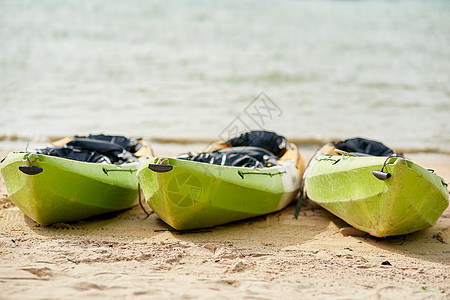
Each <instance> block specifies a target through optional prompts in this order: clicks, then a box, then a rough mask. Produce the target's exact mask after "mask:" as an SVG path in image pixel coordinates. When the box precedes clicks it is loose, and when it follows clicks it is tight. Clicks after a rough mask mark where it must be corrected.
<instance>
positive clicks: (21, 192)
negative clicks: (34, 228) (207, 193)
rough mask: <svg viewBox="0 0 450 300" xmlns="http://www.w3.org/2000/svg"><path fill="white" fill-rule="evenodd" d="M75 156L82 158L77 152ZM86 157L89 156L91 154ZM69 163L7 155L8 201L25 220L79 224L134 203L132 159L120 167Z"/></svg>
mask: <svg viewBox="0 0 450 300" xmlns="http://www.w3.org/2000/svg"><path fill="white" fill-rule="evenodd" d="M107 137H108V136H107ZM140 143H142V142H140ZM142 145H144V147H140V149H139V151H138V152H139V153H140V154H142V155H144V154H149V153H151V150H150V148H149V147H148V146H147V145H145V144H141V146H142ZM96 146H98V145H96ZM48 149H50V150H51V151H54V149H59V150H61V149H62V152H63V154H65V153H67V152H68V150H70V148H68V147H66V146H64V147H62V148H48ZM76 153H77V154H79V153H82V154H85V152H83V151H78V150H77V151H76ZM86 153H87V154H89V156H91V157H92V156H93V154H92V153H94V152H93V151H89V152H87V151H86ZM121 153H122V152H121ZM123 153H125V151H123ZM139 153H135V154H139ZM59 154H60V155H61V153H59ZM99 157H100V155H99ZM103 158H104V157H103ZM74 159H76V158H72V159H68V158H63V157H57V156H53V155H46V154H39V153H30V152H13V153H10V154H9V155H8V156H6V157H5V159H4V160H3V161H2V164H1V173H2V176H3V178H4V180H5V184H6V189H7V192H8V195H9V197H10V199H11V200H12V201H13V202H14V203H15V204H16V205H17V206H18V207H19V208H20V210H22V212H23V213H25V214H26V215H27V216H28V217H30V218H31V219H33V220H35V221H36V222H38V223H40V224H43V225H48V224H52V223H57V222H69V221H75V220H80V219H84V218H87V217H90V216H94V215H99V214H103V213H107V212H112V211H117V210H122V209H127V208H130V207H131V206H133V205H135V204H136V203H137V199H138V197H139V195H138V182H137V178H136V172H137V169H138V167H139V165H140V162H139V161H138V160H137V159H135V161H132V162H125V163H123V164H113V163H105V162H103V163H95V162H85V161H77V160H74Z"/></svg>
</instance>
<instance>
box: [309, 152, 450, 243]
mask: <svg viewBox="0 0 450 300" xmlns="http://www.w3.org/2000/svg"><path fill="white" fill-rule="evenodd" d="M386 161H387V164H386V165H385V167H384V168H383V165H384V163H385V162H386ZM382 168H383V172H384V173H389V174H390V178H388V179H386V180H380V179H378V178H377V177H375V176H374V174H373V171H381V169H382ZM305 190H306V194H307V196H308V198H310V199H311V200H313V201H314V202H316V203H318V204H319V205H320V206H322V207H323V208H325V209H327V210H328V211H330V212H331V213H333V214H335V215H336V216H338V217H340V218H341V219H343V220H344V221H346V222H347V223H349V224H350V225H352V226H354V227H355V228H357V229H359V230H362V231H365V232H368V233H369V234H371V235H373V236H377V237H385V236H392V235H401V234H407V233H411V232H414V231H418V230H421V229H424V228H426V227H429V226H432V225H433V224H435V222H436V221H437V219H438V218H439V216H440V215H441V214H442V212H443V211H444V210H445V209H446V208H447V207H448V203H449V200H448V199H449V194H448V190H447V187H446V184H445V183H444V181H443V179H442V178H441V177H439V176H437V175H436V174H434V173H432V172H430V171H428V170H426V169H424V168H422V167H421V166H419V165H417V164H415V163H413V162H411V161H409V160H407V159H404V158H398V157H392V158H387V157H354V156H329V155H324V154H319V155H317V156H316V157H314V158H313V160H312V161H311V163H310V165H309V167H308V169H307V170H306V173H305Z"/></svg>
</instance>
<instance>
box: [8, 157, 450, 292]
mask: <svg viewBox="0 0 450 300" xmlns="http://www.w3.org/2000/svg"><path fill="white" fill-rule="evenodd" d="M0 154H1V157H3V156H4V155H5V154H6V153H5V152H2V153H0ZM409 157H410V158H412V159H413V160H414V161H416V162H418V163H420V164H421V165H422V166H424V167H427V168H432V169H434V170H435V171H436V173H437V174H439V175H440V176H442V177H444V179H445V180H446V182H450V157H448V156H443V155H435V156H431V155H421V154H415V155H411V156H409ZM0 197H1V198H0V299H62V298H64V299H78V298H81V297H83V298H88V299H89V298H100V297H101V298H113V299H119V298H120V299H124V298H125V299H130V298H133V299H148V298H163V297H164V298H169V299H179V298H183V299H211V298H215V299H238V298H239V299H275V298H281V297H282V298H285V299H303V298H307V299H308V298H314V299H349V298H350V299H352V298H353V299H361V298H365V299H395V298H397V299H398V298H403V299H405V298H408V299H424V298H426V299H448V298H449V297H450V245H449V243H450V232H449V228H450V209H447V210H446V211H445V212H444V214H443V215H442V216H441V217H440V218H439V220H438V222H437V224H436V225H435V226H433V227H431V228H428V229H425V230H422V231H420V232H416V233H413V234H409V235H405V236H399V237H392V238H385V239H377V238H373V237H369V236H359V237H358V236H344V235H342V234H341V233H340V231H339V229H340V228H344V227H346V226H348V225H347V224H346V223H345V222H343V221H342V220H340V219H338V218H336V217H334V216H333V215H331V214H329V213H328V212H326V211H325V210H323V209H320V208H318V207H317V206H315V205H313V204H312V203H308V202H307V203H306V204H305V206H304V207H303V208H302V211H301V213H300V217H299V219H297V220H296V219H295V218H294V217H293V214H294V210H295V207H294V205H290V206H289V207H287V208H286V209H284V210H283V211H281V212H278V213H274V214H271V215H268V216H263V217H257V218H253V219H250V220H245V221H241V222H238V223H233V224H228V225H223V226H218V227H214V228H208V229H202V230H198V231H192V232H189V233H180V232H177V231H173V230H172V229H171V228H170V227H169V226H167V225H166V224H165V223H163V222H162V221H161V220H159V218H158V217H157V216H156V215H155V214H151V215H150V216H149V217H147V218H146V215H145V214H144V212H143V211H142V209H141V208H140V207H139V206H136V207H134V208H132V209H130V210H127V211H124V212H120V213H115V214H110V215H107V216H101V217H95V218H91V219H88V220H84V221H79V222H74V223H70V224H64V223H60V224H54V225H52V226H40V225H38V224H37V223H35V222H34V221H32V220H31V219H29V218H28V217H26V216H24V215H23V213H22V212H21V211H20V210H19V209H18V208H17V207H16V206H15V205H14V204H13V203H12V202H11V201H10V200H9V198H8V197H7V194H6V190H5V186H4V182H3V178H1V177H0Z"/></svg>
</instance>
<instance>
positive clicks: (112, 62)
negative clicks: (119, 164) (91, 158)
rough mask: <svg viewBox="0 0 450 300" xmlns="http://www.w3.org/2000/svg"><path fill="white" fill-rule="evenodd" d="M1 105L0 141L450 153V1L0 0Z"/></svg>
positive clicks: (0, 143)
mask: <svg viewBox="0 0 450 300" xmlns="http://www.w3.org/2000/svg"><path fill="white" fill-rule="evenodd" d="M0 106H1V107H0V139H1V140H2V142H0V148H1V147H2V146H1V145H2V143H3V145H4V144H5V143H7V142H8V141H9V140H12V139H13V140H14V139H18V141H19V142H20V143H23V144H25V143H26V141H31V142H33V141H34V142H35V143H38V142H42V141H45V140H46V139H48V138H50V137H54V136H65V135H74V134H79V133H110V134H123V135H126V136H135V137H144V138H146V139H153V138H165V139H172V140H176V139H181V138H185V139H191V140H192V141H195V140H198V139H203V140H208V139H217V138H227V137H228V136H230V135H231V134H232V133H238V132H241V131H244V130H246V129H265V130H272V131H276V132H278V133H280V134H282V135H284V136H286V137H288V138H293V139H297V140H298V141H299V142H301V141H308V140H311V139H313V140H319V141H327V140H328V139H335V138H349V137H355V136H360V137H366V138H371V139H376V140H379V141H382V142H384V143H385V144H386V145H388V146H391V147H400V148H403V149H419V150H420V149H422V150H426V149H433V150H436V151H444V152H445V151H448V149H450V134H449V132H450V122H449V119H450V118H449V114H450V1H446V0H442V1H438V0H427V1H425V0H424V1H407V0H397V1H321V0H311V1H287V0H280V1H273V0H271V1H264V0H258V1H256V0H228V1H213V0H209V1H199V0H195V1H194V0H188V1H172V0H169V1H149V0H133V1H118V0H111V1H100V0H67V1H57V0H40V1H31V0H30V1H25V0H0ZM194 150H195V149H194Z"/></svg>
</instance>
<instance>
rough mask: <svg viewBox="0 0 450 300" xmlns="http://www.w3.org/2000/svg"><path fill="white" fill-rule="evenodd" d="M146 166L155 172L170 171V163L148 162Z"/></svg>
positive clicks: (171, 167)
mask: <svg viewBox="0 0 450 300" xmlns="http://www.w3.org/2000/svg"><path fill="white" fill-rule="evenodd" d="M148 168H149V169H150V170H152V171H153V172H156V173H166V172H169V171H172V169H173V166H172V165H158V164H148Z"/></svg>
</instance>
